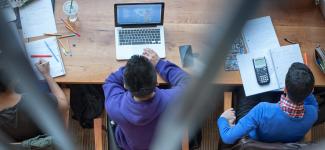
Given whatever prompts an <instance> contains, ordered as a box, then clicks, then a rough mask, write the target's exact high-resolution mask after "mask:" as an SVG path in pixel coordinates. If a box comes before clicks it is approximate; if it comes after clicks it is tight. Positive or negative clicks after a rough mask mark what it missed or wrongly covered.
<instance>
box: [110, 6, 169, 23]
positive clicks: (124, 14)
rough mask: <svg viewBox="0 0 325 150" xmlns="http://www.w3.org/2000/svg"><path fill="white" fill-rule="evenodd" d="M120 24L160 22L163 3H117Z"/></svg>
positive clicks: (117, 16) (117, 17)
mask: <svg viewBox="0 0 325 150" xmlns="http://www.w3.org/2000/svg"><path fill="white" fill-rule="evenodd" d="M116 8H117V10H116V13H117V15H116V19H117V24H119V25H141V24H160V23H161V19H162V18H161V13H162V9H163V8H162V4H133V5H131V4H130V5H117V7H116Z"/></svg>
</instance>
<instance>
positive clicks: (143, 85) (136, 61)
mask: <svg viewBox="0 0 325 150" xmlns="http://www.w3.org/2000/svg"><path fill="white" fill-rule="evenodd" d="M124 82H125V85H126V86H127V88H128V90H129V91H130V92H131V93H132V95H133V96H136V97H144V96H147V95H149V94H151V93H152V92H154V90H155V87H156V84H157V74H156V71H155V68H154V66H153V65H152V63H151V62H150V61H149V60H148V59H147V58H146V57H144V56H141V55H133V56H132V57H131V59H129V61H128V62H127V64H126V66H125V70H124Z"/></svg>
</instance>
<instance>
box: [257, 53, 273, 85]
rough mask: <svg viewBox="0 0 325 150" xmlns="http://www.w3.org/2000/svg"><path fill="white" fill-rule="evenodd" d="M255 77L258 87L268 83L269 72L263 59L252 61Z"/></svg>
mask: <svg viewBox="0 0 325 150" xmlns="http://www.w3.org/2000/svg"><path fill="white" fill-rule="evenodd" d="M253 64H254V69H255V75H256V79H257V83H258V84H259V85H266V84H269V83H270V76H269V71H268V68H267V64H266V59H265V57H259V58H254V59H253Z"/></svg>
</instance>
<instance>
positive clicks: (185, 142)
mask: <svg viewBox="0 0 325 150" xmlns="http://www.w3.org/2000/svg"><path fill="white" fill-rule="evenodd" d="M102 126H103V119H102V118H95V119H94V138H95V149H96V150H103V149H104V148H103V147H104V145H103V137H102V135H103V132H102V131H103V128H102ZM106 128H107V134H108V135H107V141H108V142H109V150H120V149H119V148H118V146H117V145H116V142H115V138H114V133H113V129H112V127H111V126H110V123H109V118H108V117H107V119H106ZM189 147H190V146H189V137H188V132H187V131H186V132H185V134H184V138H183V139H182V150H189Z"/></svg>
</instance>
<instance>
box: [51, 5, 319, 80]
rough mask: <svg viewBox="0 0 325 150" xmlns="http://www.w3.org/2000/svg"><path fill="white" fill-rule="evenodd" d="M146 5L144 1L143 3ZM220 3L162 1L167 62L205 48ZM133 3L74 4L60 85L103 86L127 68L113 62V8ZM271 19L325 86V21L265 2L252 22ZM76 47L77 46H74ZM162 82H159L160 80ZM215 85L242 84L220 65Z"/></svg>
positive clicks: (302, 9) (311, 12) (299, 8)
mask: <svg viewBox="0 0 325 150" xmlns="http://www.w3.org/2000/svg"><path fill="white" fill-rule="evenodd" d="M145 1H148V0H145ZM222 1H223V0H219V1H216V0H201V1H197V0H171V1H165V21H164V26H165V38H166V55H167V57H166V58H167V59H168V60H170V61H172V62H174V63H175V64H177V65H180V64H181V63H180V59H179V52H178V46H180V45H184V44H191V45H192V47H193V50H194V51H199V49H202V47H204V45H203V44H202V43H203V42H204V41H202V40H201V39H202V37H204V35H205V33H206V32H205V31H204V29H207V28H208V27H209V26H211V25H213V24H214V23H218V21H215V20H212V19H211V18H213V17H214V16H215V13H210V12H211V11H217V13H216V14H217V15H224V14H222V12H223V11H222V10H223V9H224V8H228V9H229V8H230V6H226V7H225V6H224V5H223V3H222ZM118 2H131V0H128V1H125V0H123V1H122V0H117V1H116V0H114V1H113V0H95V1H89V0H78V4H79V8H80V10H79V14H78V18H79V21H78V22H77V24H76V27H77V30H78V31H79V32H80V34H81V37H80V38H76V37H75V38H70V39H69V40H65V41H64V42H65V43H66V44H69V47H70V48H71V49H72V53H73V56H72V57H69V56H63V59H64V64H65V68H66V71H67V74H66V75H65V76H63V77H59V78H56V81H58V82H60V83H78V84H79V83H80V84H81V83H103V81H104V80H105V78H106V77H107V75H108V74H110V73H111V72H113V71H115V70H116V69H117V68H119V67H120V66H122V65H124V64H125V61H116V59H115V39H114V9H113V5H114V3H118ZM62 4H63V0H57V1H56V7H55V16H56V22H57V28H58V31H59V32H60V33H64V32H67V30H66V29H65V28H64V25H63V23H62V22H61V21H60V18H64V17H65V15H64V14H63V11H62ZM266 15H270V16H271V18H272V21H273V24H274V26H275V30H276V33H277V36H278V39H279V41H280V44H281V45H287V44H288V43H286V42H285V41H284V40H283V39H284V37H287V38H288V39H290V40H292V41H297V42H299V44H300V47H301V50H302V52H308V60H309V66H310V68H311V69H312V71H313V73H314V75H315V78H316V86H325V77H324V75H323V74H322V73H321V72H320V71H319V70H318V68H317V67H316V65H315V64H314V63H313V55H314V48H315V46H316V44H321V46H323V47H325V21H324V18H323V17H322V16H321V13H320V10H319V8H318V7H316V6H314V1H313V0H286V2H285V3H283V4H281V5H278V4H272V1H266V3H264V4H263V5H262V6H261V7H260V10H259V11H258V13H257V15H256V16H255V17H260V16H266ZM73 45H75V47H74V46H73ZM160 82H161V80H160ZM215 83H217V84H222V85H241V84H242V82H241V78H240V74H239V72H238V71H235V72H225V71H224V70H223V66H222V67H221V70H220V72H219V75H217V77H216V81H215Z"/></svg>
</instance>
